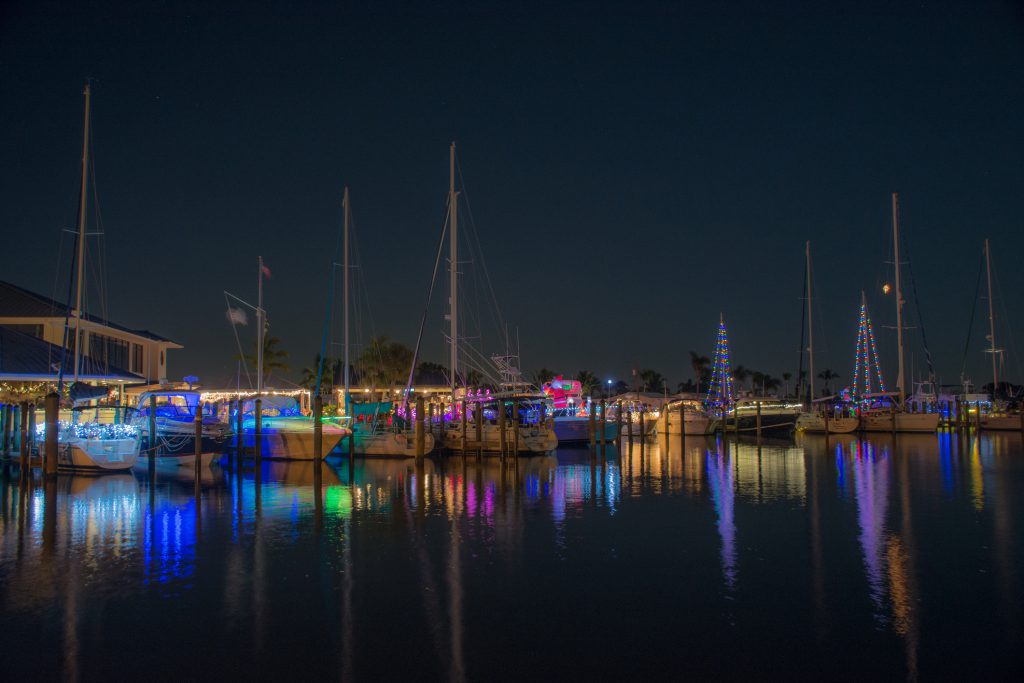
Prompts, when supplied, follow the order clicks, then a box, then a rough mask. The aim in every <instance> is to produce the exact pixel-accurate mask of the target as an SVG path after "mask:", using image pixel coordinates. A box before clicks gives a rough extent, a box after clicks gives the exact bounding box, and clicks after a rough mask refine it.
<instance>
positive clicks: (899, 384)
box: [892, 192, 907, 406]
mask: <svg viewBox="0 0 1024 683" xmlns="http://www.w3.org/2000/svg"><path fill="white" fill-rule="evenodd" d="M899 207H900V199H899V194H898V193H896V192H893V193H892V246H893V256H894V259H895V263H894V264H893V265H894V266H895V268H896V347H897V349H898V353H899V355H898V356H897V364H896V391H897V392H898V393H899V401H900V405H901V406H902V405H903V397H904V395H905V394H906V390H907V389H906V385H905V384H904V382H903V289H902V287H901V285H900V221H899Z"/></svg>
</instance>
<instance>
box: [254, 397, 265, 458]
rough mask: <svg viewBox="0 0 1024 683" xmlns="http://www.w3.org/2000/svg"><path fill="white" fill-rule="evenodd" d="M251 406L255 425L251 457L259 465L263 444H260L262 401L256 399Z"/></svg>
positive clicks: (261, 434)
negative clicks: (252, 406)
mask: <svg viewBox="0 0 1024 683" xmlns="http://www.w3.org/2000/svg"><path fill="white" fill-rule="evenodd" d="M253 405H254V408H253V417H254V418H255V425H254V428H253V431H252V455H253V457H254V458H255V459H256V462H257V463H259V462H260V460H262V459H263V444H262V443H261V442H260V441H261V439H262V438H263V399H262V398H257V399H256V401H255V402H254V404H253Z"/></svg>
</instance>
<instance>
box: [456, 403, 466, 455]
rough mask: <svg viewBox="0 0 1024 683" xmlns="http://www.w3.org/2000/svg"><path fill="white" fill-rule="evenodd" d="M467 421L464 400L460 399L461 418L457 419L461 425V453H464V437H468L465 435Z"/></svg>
mask: <svg viewBox="0 0 1024 683" xmlns="http://www.w3.org/2000/svg"><path fill="white" fill-rule="evenodd" d="M452 405H455V404H454V403H453V404H452ZM467 419H468V416H467V415H466V399H462V417H461V418H459V421H460V422H461V423H462V452H463V453H465V452H466V437H467V436H469V435H468V434H466V431H467V430H468V426H467V424H466V421H467Z"/></svg>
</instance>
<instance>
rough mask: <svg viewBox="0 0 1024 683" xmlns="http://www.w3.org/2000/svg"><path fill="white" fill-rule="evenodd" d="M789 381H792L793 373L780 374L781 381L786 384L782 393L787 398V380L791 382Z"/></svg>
mask: <svg viewBox="0 0 1024 683" xmlns="http://www.w3.org/2000/svg"><path fill="white" fill-rule="evenodd" d="M791 379H793V373H792V372H784V373H782V381H783V382H785V383H786V387H785V389H784V391H785V392H786V396H789V380H791Z"/></svg>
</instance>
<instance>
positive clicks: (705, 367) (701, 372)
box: [690, 351, 711, 391]
mask: <svg viewBox="0 0 1024 683" xmlns="http://www.w3.org/2000/svg"><path fill="white" fill-rule="evenodd" d="M690 367H691V368H692V369H693V378H694V381H696V383H697V391H702V387H703V385H704V380H706V379H707V377H708V375H710V374H711V359H710V358H708V357H707V356H701V355H699V354H698V353H697V352H696V351H690Z"/></svg>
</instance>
